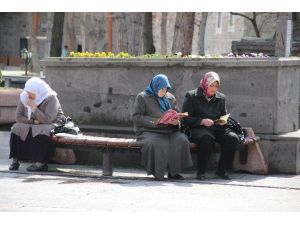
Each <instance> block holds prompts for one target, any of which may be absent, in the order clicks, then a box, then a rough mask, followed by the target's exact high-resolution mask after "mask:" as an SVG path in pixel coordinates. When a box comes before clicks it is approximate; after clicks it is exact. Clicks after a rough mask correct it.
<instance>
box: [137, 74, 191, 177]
mask: <svg viewBox="0 0 300 225" xmlns="http://www.w3.org/2000/svg"><path fill="white" fill-rule="evenodd" d="M170 88H171V85H170V83H169V81H168V78H167V76H166V75H163V74H158V75H156V76H155V77H153V79H152V81H151V83H150V85H149V86H148V87H147V88H146V89H145V90H144V91H143V92H141V93H139V94H138V95H137V97H136V99H135V103H134V113H133V123H134V126H135V130H136V133H137V141H138V142H139V143H140V144H141V145H142V150H141V151H142V164H143V165H144V166H145V168H146V170H147V174H148V175H150V174H152V175H154V177H155V178H156V179H157V180H162V179H163V178H164V175H165V173H166V172H168V178H169V179H183V177H182V176H181V175H180V173H181V171H182V170H183V168H186V167H190V166H192V159H191V154H190V143H189V141H188V139H187V138H186V137H185V135H184V134H183V133H181V132H180V131H179V126H180V122H179V120H178V119H173V120H171V121H169V123H168V124H166V125H161V124H157V123H156V121H158V119H159V118H160V117H161V116H162V115H163V113H164V112H166V111H167V110H169V109H174V110H176V111H178V108H177V103H176V99H175V97H174V96H173V95H172V94H171V93H169V92H168V91H169V89H170Z"/></svg>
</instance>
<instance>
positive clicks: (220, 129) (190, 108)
mask: <svg viewBox="0 0 300 225" xmlns="http://www.w3.org/2000/svg"><path fill="white" fill-rule="evenodd" d="M219 87H220V78H219V75H218V74H217V73H216V72H208V73H206V74H204V76H203V78H202V80H201V81H200V85H199V87H198V88H196V89H194V90H191V91H189V92H188V93H187V94H186V96H185V100H184V103H183V107H182V110H183V112H188V113H189V115H190V116H189V117H187V118H185V119H184V122H185V123H186V124H187V125H188V126H189V127H190V131H191V140H192V141H193V142H195V143H196V144H197V146H198V149H197V154H198V172H197V178H198V179H199V180H204V179H206V176H205V172H206V169H207V163H208V159H209V155H210V153H211V152H212V151H213V149H214V147H215V141H216V142H218V143H220V144H221V147H222V151H221V157H220V160H219V163H218V169H217V172H216V174H217V175H218V176H220V177H222V178H224V179H230V177H229V173H230V171H231V169H232V164H233V157H234V151H235V149H236V146H237V144H238V141H239V139H238V137H237V135H236V134H235V133H233V132H230V131H229V130H228V129H227V128H226V126H224V125H225V123H224V122H223V123H219V124H215V123H214V121H215V120H217V119H219V118H220V117H221V116H224V115H226V114H227V111H226V104H225V95H224V94H222V93H220V92H218V89H219Z"/></svg>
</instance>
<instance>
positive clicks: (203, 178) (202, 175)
mask: <svg viewBox="0 0 300 225" xmlns="http://www.w3.org/2000/svg"><path fill="white" fill-rule="evenodd" d="M206 179H207V177H206V176H205V174H204V173H199V174H197V180H206Z"/></svg>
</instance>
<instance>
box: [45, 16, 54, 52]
mask: <svg viewBox="0 0 300 225" xmlns="http://www.w3.org/2000/svg"><path fill="white" fill-rule="evenodd" d="M53 16H54V13H52V12H48V13H47V33H46V37H47V42H46V50H45V57H49V56H50V46H51V36H52V27H53Z"/></svg>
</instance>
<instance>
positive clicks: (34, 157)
mask: <svg viewBox="0 0 300 225" xmlns="http://www.w3.org/2000/svg"><path fill="white" fill-rule="evenodd" d="M54 153H55V147H54V145H53V143H52V142H51V140H50V137H49V136H46V135H37V136H36V137H34V138H33V137H32V132H31V129H30V130H29V132H28V135H27V137H26V139H25V141H22V140H21V139H20V137H19V136H18V135H16V134H14V133H11V135H10V154H9V158H17V159H19V160H25V161H27V160H28V161H32V162H40V163H48V161H49V159H50V158H51V157H52V156H53V155H54Z"/></svg>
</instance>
